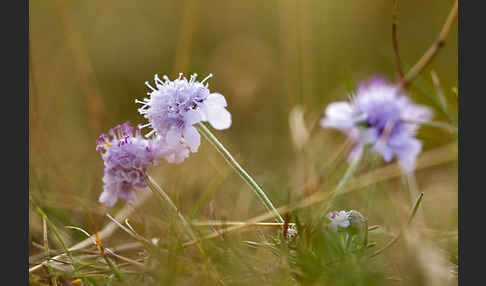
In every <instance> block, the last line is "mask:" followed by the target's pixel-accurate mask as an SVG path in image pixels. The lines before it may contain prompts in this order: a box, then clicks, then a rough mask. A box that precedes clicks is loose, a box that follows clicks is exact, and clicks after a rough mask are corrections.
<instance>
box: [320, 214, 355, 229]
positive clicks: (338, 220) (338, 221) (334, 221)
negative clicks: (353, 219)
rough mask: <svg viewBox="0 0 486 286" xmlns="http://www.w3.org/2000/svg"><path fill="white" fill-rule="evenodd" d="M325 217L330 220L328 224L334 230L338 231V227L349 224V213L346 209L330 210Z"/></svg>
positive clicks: (344, 226) (345, 226)
mask: <svg viewBox="0 0 486 286" xmlns="http://www.w3.org/2000/svg"><path fill="white" fill-rule="evenodd" d="M326 218H328V219H329V220H330V222H329V224H328V226H329V228H330V229H331V230H332V231H334V232H336V231H338V227H342V228H347V227H348V226H349V225H350V221H349V213H348V212H346V211H339V212H338V211H332V212H330V213H329V214H327V216H326Z"/></svg>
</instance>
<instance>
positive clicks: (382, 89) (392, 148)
mask: <svg viewBox="0 0 486 286" xmlns="http://www.w3.org/2000/svg"><path fill="white" fill-rule="evenodd" d="M325 114H326V116H325V117H324V118H322V119H321V122H320V123H321V126H322V127H327V128H334V129H338V130H341V131H343V132H345V133H347V134H348V136H349V137H350V138H351V139H352V140H353V141H355V142H356V145H355V147H354V149H353V151H352V152H351V154H350V156H349V160H350V161H351V162H354V161H355V160H356V159H357V158H358V157H359V154H361V152H362V150H363V147H364V146H365V145H370V146H372V149H373V150H374V151H376V152H378V153H380V154H381V156H382V157H383V159H384V160H385V161H386V162H390V161H391V160H392V159H393V158H394V157H396V158H397V159H398V162H399V164H400V165H401V166H402V167H403V168H404V169H405V170H406V171H407V172H408V171H411V170H413V168H414V165H415V159H416V157H417V155H418V154H419V153H420V151H421V149H422V143H421V142H420V141H419V140H417V139H416V138H415V134H416V132H417V130H418V127H419V125H418V124H419V123H420V122H427V121H429V120H430V119H431V117H432V112H431V111H430V109H428V108H427V107H425V106H421V105H417V104H414V103H413V102H412V101H411V100H410V99H409V98H408V97H407V96H406V95H405V94H404V93H403V92H402V91H400V90H399V88H398V87H397V86H395V85H393V84H391V83H388V82H387V81H386V80H385V79H383V78H382V77H374V78H372V79H371V80H369V81H367V82H364V83H360V84H358V86H357V93H356V95H355V96H353V97H352V98H351V101H350V102H335V103H331V104H330V105H328V106H327V108H326V110H325Z"/></svg>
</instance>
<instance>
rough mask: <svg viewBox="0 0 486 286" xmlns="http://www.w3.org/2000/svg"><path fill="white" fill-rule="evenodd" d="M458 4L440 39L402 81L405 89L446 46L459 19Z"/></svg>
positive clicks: (455, 4) (453, 8)
mask: <svg viewBox="0 0 486 286" xmlns="http://www.w3.org/2000/svg"><path fill="white" fill-rule="evenodd" d="M457 2H458V1H457V0H456V1H455V2H454V6H452V10H451V12H450V13H449V16H448V17H447V20H446V22H445V23H444V26H443V27H442V30H441V31H440V34H439V38H438V39H437V40H436V41H435V42H434V43H433V44H432V46H430V48H429V49H428V50H427V51H426V52H425V54H424V55H423V56H422V57H421V58H420V60H419V61H418V62H417V63H416V64H415V65H414V66H413V67H412V68H411V69H410V70H409V71H408V73H407V74H406V75H405V77H404V79H403V81H402V85H403V86H404V87H406V86H407V85H408V84H410V82H411V81H412V80H413V79H414V78H415V77H416V76H417V75H418V74H419V73H420V72H421V71H422V70H423V69H424V68H425V67H426V66H427V65H428V64H429V63H430V62H431V61H432V59H433V58H434V56H435V55H436V54H437V51H439V49H440V48H442V47H443V46H444V45H445V41H446V38H447V35H448V34H449V31H450V29H451V27H452V24H453V23H454V20H455V19H456V17H457V8H458V4H457Z"/></svg>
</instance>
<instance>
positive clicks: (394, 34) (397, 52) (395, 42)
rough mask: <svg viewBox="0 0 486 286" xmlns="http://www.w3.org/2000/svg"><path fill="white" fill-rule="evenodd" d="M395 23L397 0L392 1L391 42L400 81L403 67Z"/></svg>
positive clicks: (396, 19)
mask: <svg viewBox="0 0 486 286" xmlns="http://www.w3.org/2000/svg"><path fill="white" fill-rule="evenodd" d="M397 24H398V0H395V1H394V3H393V10H392V42H393V50H394V51H395V59H396V61H397V72H398V79H399V81H400V82H401V81H402V80H403V69H402V60H401V59H400V50H399V49H398V36H397Z"/></svg>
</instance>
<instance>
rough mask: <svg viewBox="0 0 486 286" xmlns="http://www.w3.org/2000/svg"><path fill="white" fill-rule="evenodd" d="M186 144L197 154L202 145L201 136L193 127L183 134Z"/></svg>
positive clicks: (185, 130)
mask: <svg viewBox="0 0 486 286" xmlns="http://www.w3.org/2000/svg"><path fill="white" fill-rule="evenodd" d="M183 135H184V143H186V144H187V145H188V146H189V148H190V149H191V151H192V152H197V149H198V148H199V145H200V144H201V135H199V132H198V131H197V129H196V128H195V127H193V126H190V127H186V128H185V129H184V132H183Z"/></svg>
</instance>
